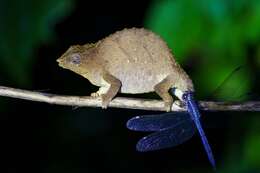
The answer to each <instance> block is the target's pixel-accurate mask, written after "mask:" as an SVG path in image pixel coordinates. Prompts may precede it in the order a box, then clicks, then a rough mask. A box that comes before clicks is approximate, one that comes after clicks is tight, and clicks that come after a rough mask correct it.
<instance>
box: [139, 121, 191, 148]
mask: <svg viewBox="0 0 260 173" xmlns="http://www.w3.org/2000/svg"><path fill="white" fill-rule="evenodd" d="M194 133H195V126H194V123H193V122H192V121H185V122H183V123H181V124H179V125H178V126H176V127H173V128H168V129H165V130H162V131H159V132H155V133H152V134H150V135H148V136H145V137H143V138H142V139H140V140H139V141H138V143H137V145H136V149H137V151H141V152H146V151H153V150H159V149H163V148H170V147H174V146H176V145H179V144H181V143H183V142H185V141H187V140H188V139H190V138H191V137H192V136H193V135H194Z"/></svg>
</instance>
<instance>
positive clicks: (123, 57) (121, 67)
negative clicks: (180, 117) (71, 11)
mask: <svg viewBox="0 0 260 173" xmlns="http://www.w3.org/2000/svg"><path fill="white" fill-rule="evenodd" d="M57 61H58V62H59V66H61V67H63V68H65V69H69V70H71V71H73V72H75V73H77V74H79V75H81V76H83V77H85V78H87V79H88V80H89V81H90V82H91V83H92V84H94V85H96V86H99V87H100V88H99V90H98V91H97V92H95V93H92V94H91V96H93V97H99V96H100V97H101V99H102V108H106V107H107V106H108V104H109V102H110V101H111V100H112V99H113V98H114V97H115V95H116V94H117V93H118V92H121V93H129V94H138V93H148V92H153V91H155V92H156V93H157V94H158V95H159V96H160V97H161V98H162V99H163V101H164V103H165V109H166V111H170V110H171V106H172V103H173V98H172V96H171V95H170V94H169V92H168V91H169V89H170V88H176V89H178V90H180V91H181V92H183V93H184V92H185V91H193V90H194V89H193V84H192V81H191V80H190V78H189V76H188V75H187V74H186V73H185V71H184V70H183V69H182V68H181V67H180V66H179V64H177V62H176V61H175V59H174V57H173V55H172V53H171V51H170V49H169V48H168V46H167V45H166V43H165V42H164V41H163V40H162V39H161V38H160V37H159V36H158V35H156V34H155V33H153V32H151V31H148V30H146V29H143V28H131V29H124V30H121V31H117V32H115V33H114V34H111V35H109V36H108V37H106V38H104V39H102V40H100V41H98V42H97V43H95V44H85V45H73V46H71V47H70V48H69V49H68V50H67V51H66V52H65V53H64V54H63V55H62V56H61V57H60V58H59V59H57Z"/></svg>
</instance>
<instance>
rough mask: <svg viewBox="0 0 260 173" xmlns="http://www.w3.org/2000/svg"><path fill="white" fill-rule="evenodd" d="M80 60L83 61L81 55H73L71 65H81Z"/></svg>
mask: <svg viewBox="0 0 260 173" xmlns="http://www.w3.org/2000/svg"><path fill="white" fill-rule="evenodd" d="M80 60H81V58H80V55H79V54H73V55H72V56H71V63H72V64H75V65H79V64H80Z"/></svg>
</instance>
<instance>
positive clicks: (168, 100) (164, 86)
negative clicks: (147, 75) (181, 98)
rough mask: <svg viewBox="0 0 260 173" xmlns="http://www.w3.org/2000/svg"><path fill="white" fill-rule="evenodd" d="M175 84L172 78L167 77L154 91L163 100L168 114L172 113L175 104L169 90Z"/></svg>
mask: <svg viewBox="0 0 260 173" xmlns="http://www.w3.org/2000/svg"><path fill="white" fill-rule="evenodd" d="M173 83H174V82H173V80H172V78H171V76H167V77H166V78H165V79H163V80H162V81H161V82H160V83H158V84H157V85H155V87H154V91H155V92H156V93H157V94H158V95H159V96H160V97H161V98H162V99H163V101H164V107H165V110H166V111H167V112H169V111H171V107H172V104H173V97H172V96H171V95H170V93H169V89H170V88H172V86H173Z"/></svg>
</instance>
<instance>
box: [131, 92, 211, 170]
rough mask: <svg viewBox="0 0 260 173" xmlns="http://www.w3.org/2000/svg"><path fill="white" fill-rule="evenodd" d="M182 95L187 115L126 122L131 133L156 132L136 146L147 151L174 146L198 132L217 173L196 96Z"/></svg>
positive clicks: (146, 116) (143, 117)
mask: <svg viewBox="0 0 260 173" xmlns="http://www.w3.org/2000/svg"><path fill="white" fill-rule="evenodd" d="M170 93H172V94H175V95H178V94H176V90H175V89H174V88H173V89H171V90H170ZM181 96H182V100H183V102H184V105H185V106H186V109H187V111H186V112H178V113H174V112H168V113H163V114H158V115H156V114H154V115H142V116H136V117H133V118H131V119H130V120H128V121H127V128H128V129H130V130H133V131H143V132H153V133H151V134H150V135H148V136H145V137H143V138H142V139H140V140H139V141H138V142H137V144H136V149H137V151H140V152H146V151H153V150H159V149H164V148H170V147H174V146H177V145H179V144H182V143H183V142H185V141H187V140H189V139H190V138H191V137H192V136H193V135H194V134H195V132H196V130H198V132H199V134H200V137H201V141H202V143H203V146H204V149H205V151H206V153H207V156H208V159H209V161H210V163H211V165H212V167H213V169H214V170H216V164H215V159H214V156H213V153H212V150H211V147H210V145H209V142H208V140H207V137H206V135H205V132H204V130H203V128H202V125H201V122H200V113H199V109H198V105H197V103H196V102H195V100H194V97H193V93H192V92H185V93H183V94H182V95H181Z"/></svg>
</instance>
